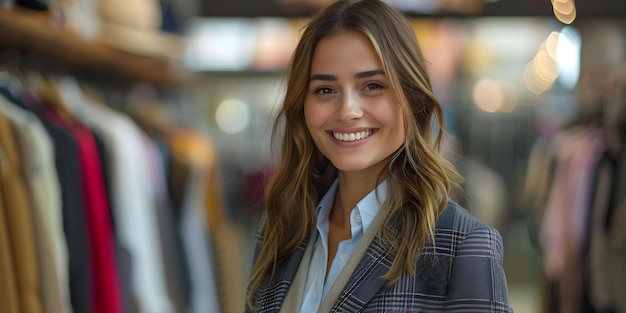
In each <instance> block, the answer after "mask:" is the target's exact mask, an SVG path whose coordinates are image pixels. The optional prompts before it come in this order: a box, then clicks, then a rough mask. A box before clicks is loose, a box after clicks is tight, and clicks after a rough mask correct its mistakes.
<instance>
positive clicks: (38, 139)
mask: <svg viewBox="0 0 626 313" xmlns="http://www.w3.org/2000/svg"><path fill="white" fill-rule="evenodd" d="M0 111H2V112H3V113H4V114H6V116H8V117H9V118H10V120H11V122H12V124H13V126H14V127H13V129H14V134H15V138H16V142H17V144H18V145H17V146H18V153H19V154H20V156H22V162H21V164H22V177H23V179H24V182H25V186H26V191H27V194H28V198H29V199H30V202H29V204H30V207H31V209H32V214H33V222H34V230H35V238H36V247H37V251H38V252H39V253H38V262H37V264H38V265H39V273H40V279H41V288H42V289H41V295H42V301H43V303H42V304H43V306H44V307H45V308H46V311H47V312H51V313H54V312H59V313H62V312H70V311H71V304H70V295H69V293H70V292H69V287H68V286H69V284H68V280H69V279H68V252H67V244H66V242H67V241H66V239H65V234H64V231H63V219H62V218H63V216H62V212H61V199H60V196H59V194H60V191H59V182H58V178H57V177H58V176H57V173H56V169H55V166H54V159H53V157H54V153H53V149H54V148H53V144H52V140H51V139H50V137H49V136H48V134H47V132H46V130H45V128H44V127H43V125H42V124H41V122H40V121H39V119H37V117H36V116H35V115H34V114H32V113H31V112H29V111H27V110H25V109H22V108H20V107H18V106H17V105H16V104H14V103H10V102H9V101H8V100H7V99H6V98H4V97H0Z"/></svg>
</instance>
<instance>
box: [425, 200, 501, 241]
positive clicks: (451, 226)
mask: <svg viewBox="0 0 626 313" xmlns="http://www.w3.org/2000/svg"><path fill="white" fill-rule="evenodd" d="M478 230H485V231H495V230H494V229H493V228H492V227H491V226H489V225H487V224H485V223H484V222H483V221H481V220H480V219H478V218H477V217H476V216H474V215H472V213H471V212H470V211H469V210H467V209H466V208H464V207H462V206H461V205H460V204H458V203H456V202H454V201H452V200H448V203H447V205H446V208H445V210H444V211H443V212H442V213H441V215H440V216H439V219H438V220H437V224H436V226H435V231H436V232H442V231H443V232H449V231H453V232H455V233H457V234H469V233H472V232H475V231H478Z"/></svg>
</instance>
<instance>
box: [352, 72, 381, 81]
mask: <svg viewBox="0 0 626 313" xmlns="http://www.w3.org/2000/svg"><path fill="white" fill-rule="evenodd" d="M376 75H383V76H385V72H384V71H383V70H371V71H365V72H360V73H356V74H354V78H356V79H361V78H367V77H372V76H376Z"/></svg>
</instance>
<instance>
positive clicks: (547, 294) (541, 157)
mask: <svg viewBox="0 0 626 313" xmlns="http://www.w3.org/2000/svg"><path fill="white" fill-rule="evenodd" d="M625 69H626V68H625ZM625 74H626V71H625V70H624V69H621V70H620V71H618V72H616V75H615V76H614V77H612V79H611V80H610V81H609V82H608V83H607V84H606V86H605V87H606V90H605V91H604V92H605V97H604V99H605V100H604V102H603V103H602V110H601V112H602V113H601V114H594V115H592V116H588V117H585V118H578V119H577V122H575V123H571V124H569V125H566V126H565V127H563V128H562V129H561V130H559V131H558V132H557V133H556V134H554V135H552V136H542V137H540V138H538V140H537V141H536V143H535V147H534V148H533V151H532V153H531V157H530V161H529V167H528V168H529V171H528V176H527V181H526V188H527V190H526V195H525V196H526V198H527V199H529V201H533V203H532V204H531V205H532V206H533V209H534V212H533V220H532V221H531V223H530V224H529V225H530V227H531V228H532V229H534V230H535V231H531V236H536V238H534V239H535V240H534V241H535V242H537V243H538V248H539V252H540V254H541V255H542V258H543V275H542V276H543V280H542V284H543V286H542V288H540V289H541V290H542V294H541V298H542V312H568V313H599V312H618V313H619V312H626V301H624V297H623V295H624V293H625V292H626V284H625V283H624V282H625V281H626V272H624V271H623V270H622V269H623V268H624V266H626V257H624V256H625V255H626V253H625V252H626V232H624V231H622V230H623V229H625V227H626V140H625V139H626V133H625V132H624V130H625V129H626V128H624V126H625V125H626V101H625V100H626V97H625V96H624V95H626V75H625Z"/></svg>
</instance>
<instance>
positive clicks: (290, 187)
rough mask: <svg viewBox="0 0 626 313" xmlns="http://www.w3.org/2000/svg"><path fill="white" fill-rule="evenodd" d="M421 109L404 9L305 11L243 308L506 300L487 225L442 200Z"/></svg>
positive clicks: (427, 105) (370, 0)
mask: <svg viewBox="0 0 626 313" xmlns="http://www.w3.org/2000/svg"><path fill="white" fill-rule="evenodd" d="M434 121H436V122H438V123H439V125H442V124H443V113H442V109H441V105H440V104H439V103H438V102H437V99H436V98H435V96H434V94H433V92H432V88H431V84H430V81H429V78H428V75H427V73H426V68H425V61H424V59H423V57H422V55H421V52H420V48H419V46H418V43H417V40H416V38H415V34H414V32H413V29H412V27H411V26H410V24H409V23H408V22H407V20H406V19H405V18H404V16H402V15H401V14H400V13H398V12H397V11H395V10H394V9H392V8H390V7H389V6H388V5H386V4H384V3H383V2H381V1H378V0H362V1H337V2H334V3H333V4H331V5H330V6H329V7H327V8H326V9H325V10H324V11H322V12H321V13H319V14H318V15H317V16H316V17H314V18H313V20H312V21H311V22H310V23H309V24H308V26H307V27H306V28H305V30H304V32H303V34H302V38H301V40H300V42H299V44H298V46H297V47H296V50H295V52H294V55H293V58H292V60H291V64H290V68H289V71H288V82H287V92H286V97H285V100H284V103H283V106H282V109H281V111H280V113H279V115H278V118H277V120H276V123H275V127H274V134H277V133H280V132H282V135H283V138H282V144H281V160H280V163H279V166H278V171H277V174H276V176H275V177H274V179H273V181H272V183H271V185H270V187H269V190H268V194H267V200H266V201H267V202H266V208H267V209H266V215H265V217H264V220H263V222H262V223H261V226H260V228H259V232H258V236H257V249H256V252H255V262H254V266H253V268H252V275H251V278H250V283H249V294H248V298H247V300H248V302H247V311H248V312H289V313H293V312H422V311H428V312H437V311H457V312H467V311H468V310H471V311H472V312H477V311H484V312H510V311H511V310H510V308H509V306H508V299H507V298H508V297H507V287H506V281H505V277H504V271H503V269H502V257H503V255H502V240H501V238H500V235H499V234H498V233H497V232H496V231H495V230H494V229H492V228H490V227H487V226H485V224H483V223H481V222H480V221H478V220H477V219H476V218H474V217H472V216H471V215H470V214H469V213H468V212H467V211H465V210H464V209H463V208H461V207H459V206H458V205H457V204H455V203H454V202H451V201H449V200H448V196H449V194H450V192H451V189H452V188H453V186H458V182H459V181H460V176H459V175H458V174H457V172H456V171H455V169H454V168H453V167H452V165H451V164H449V163H448V162H446V161H445V159H444V158H443V157H442V156H441V155H440V154H439V148H440V145H441V142H442V140H443V137H444V132H443V130H442V129H441V128H437V129H433V128H432V126H433V125H432V124H433V122H434ZM283 127H284V128H283ZM433 132H435V133H433ZM433 135H436V136H433Z"/></svg>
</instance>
